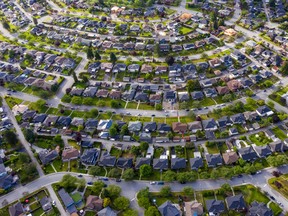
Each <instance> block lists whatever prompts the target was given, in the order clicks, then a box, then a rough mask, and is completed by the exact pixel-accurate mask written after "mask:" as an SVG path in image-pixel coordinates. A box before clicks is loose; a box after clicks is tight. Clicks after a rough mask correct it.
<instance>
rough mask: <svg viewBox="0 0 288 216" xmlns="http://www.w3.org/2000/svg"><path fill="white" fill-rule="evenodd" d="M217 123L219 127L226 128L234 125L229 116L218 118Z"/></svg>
mask: <svg viewBox="0 0 288 216" xmlns="http://www.w3.org/2000/svg"><path fill="white" fill-rule="evenodd" d="M217 124H218V126H219V128H224V127H227V126H231V125H233V123H232V121H231V119H230V118H229V117H228V116H223V117H222V118H220V119H218V120H217Z"/></svg>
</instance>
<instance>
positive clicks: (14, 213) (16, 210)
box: [9, 202, 25, 216]
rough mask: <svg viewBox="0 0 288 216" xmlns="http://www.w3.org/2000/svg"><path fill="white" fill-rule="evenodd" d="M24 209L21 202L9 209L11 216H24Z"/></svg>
mask: <svg viewBox="0 0 288 216" xmlns="http://www.w3.org/2000/svg"><path fill="white" fill-rule="evenodd" d="M24 213H25V211H24V208H23V205H22V203H21V202H17V203H16V204H14V205H11V206H10V207H9V214H10V216H22V215H23V216H24Z"/></svg>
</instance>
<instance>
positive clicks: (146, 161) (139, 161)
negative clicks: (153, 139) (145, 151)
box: [135, 157, 151, 169]
mask: <svg viewBox="0 0 288 216" xmlns="http://www.w3.org/2000/svg"><path fill="white" fill-rule="evenodd" d="M150 163H151V158H147V157H146V158H137V159H136V163H135V169H140V167H141V166H142V165H144V164H147V165H150Z"/></svg>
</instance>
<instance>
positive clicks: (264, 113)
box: [256, 105, 274, 117]
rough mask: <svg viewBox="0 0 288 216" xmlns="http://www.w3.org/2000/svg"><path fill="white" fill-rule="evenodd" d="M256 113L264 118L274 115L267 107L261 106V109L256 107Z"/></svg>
mask: <svg viewBox="0 0 288 216" xmlns="http://www.w3.org/2000/svg"><path fill="white" fill-rule="evenodd" d="M256 112H257V114H258V115H259V116H261V117H264V116H271V115H273V114H274V112H273V111H272V110H271V109H270V108H269V107H267V106H266V105H264V106H261V107H258V108H257V109H256Z"/></svg>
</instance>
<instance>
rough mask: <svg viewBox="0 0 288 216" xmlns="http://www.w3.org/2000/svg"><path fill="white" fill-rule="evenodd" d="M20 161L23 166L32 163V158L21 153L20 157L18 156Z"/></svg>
mask: <svg viewBox="0 0 288 216" xmlns="http://www.w3.org/2000/svg"><path fill="white" fill-rule="evenodd" d="M18 159H19V162H20V163H21V164H27V163H29V162H30V157H29V155H28V154H26V153H24V152H20V153H19V155H18Z"/></svg>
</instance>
